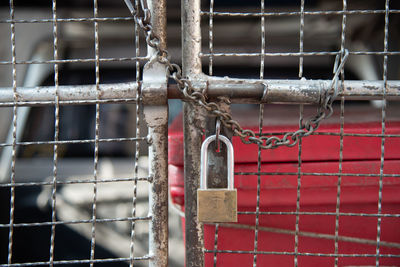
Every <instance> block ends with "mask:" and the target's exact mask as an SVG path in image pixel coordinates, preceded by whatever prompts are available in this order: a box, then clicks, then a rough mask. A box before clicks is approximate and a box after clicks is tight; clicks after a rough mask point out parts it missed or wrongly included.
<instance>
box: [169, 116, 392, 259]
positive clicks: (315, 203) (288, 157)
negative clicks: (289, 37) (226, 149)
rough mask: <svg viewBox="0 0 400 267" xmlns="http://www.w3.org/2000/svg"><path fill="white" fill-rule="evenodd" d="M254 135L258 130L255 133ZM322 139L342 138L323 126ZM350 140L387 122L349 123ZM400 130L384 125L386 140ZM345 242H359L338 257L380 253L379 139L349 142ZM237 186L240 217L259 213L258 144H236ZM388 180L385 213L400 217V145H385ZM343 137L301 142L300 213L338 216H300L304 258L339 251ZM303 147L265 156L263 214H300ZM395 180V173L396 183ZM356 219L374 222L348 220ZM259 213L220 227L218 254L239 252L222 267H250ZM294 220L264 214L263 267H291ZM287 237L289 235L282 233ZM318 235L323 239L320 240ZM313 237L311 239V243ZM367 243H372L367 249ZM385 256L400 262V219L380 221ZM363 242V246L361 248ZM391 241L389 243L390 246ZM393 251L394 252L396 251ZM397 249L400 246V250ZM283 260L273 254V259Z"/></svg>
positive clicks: (344, 246) (174, 166) (175, 166)
mask: <svg viewBox="0 0 400 267" xmlns="http://www.w3.org/2000/svg"><path fill="white" fill-rule="evenodd" d="M181 124H182V121H181V119H177V120H175V122H174V123H173V124H172V125H171V127H170V133H169V181H170V194H171V197H172V201H173V202H174V203H175V204H178V205H179V206H181V207H182V209H183V205H184V189H183V137H182V132H181V129H182V128H181V126H182V125H181ZM254 130H256V128H254ZM293 130H296V127H290V126H270V127H264V128H263V132H287V131H293ZM318 133H338V127H337V124H332V125H329V124H327V125H323V126H321V127H320V129H319V130H318ZM345 133H351V134H381V123H379V122H377V123H353V124H351V123H347V124H346V127H345ZM399 133H400V123H399V122H388V123H386V129H385V134H399ZM343 142H344V149H343V162H342V173H344V175H342V176H341V187H340V188H341V193H340V206H339V211H340V212H341V213H346V214H347V215H345V214H343V215H341V216H340V217H339V236H341V237H351V238H356V242H354V241H353V242H350V241H349V240H346V239H344V240H342V239H340V240H339V242H338V244H339V254H372V255H373V254H375V253H376V245H375V244H374V241H375V240H376V236H377V222H378V219H377V217H376V216H373V215H374V214H377V213H378V199H379V180H380V177H379V174H380V167H381V143H382V138H381V137H379V136H378V137H360V136H344V139H343ZM233 145H234V150H235V173H236V175H235V187H236V188H237V190H238V210H239V211H247V212H248V211H253V212H254V211H255V210H256V203H257V182H258V176H257V153H258V149H257V147H256V146H255V145H245V144H243V143H242V142H241V141H240V139H238V138H236V137H234V138H233ZM384 148H385V151H384V152H385V153H384V160H385V161H384V169H383V170H384V174H385V175H389V176H384V177H383V179H382V185H383V186H382V213H383V214H400V194H399V192H400V177H399V174H400V138H399V137H387V138H385V147H384ZM339 151H340V137H339V136H338V135H313V136H309V137H307V138H303V143H302V154H301V159H302V165H301V172H302V173H303V174H302V175H301V187H300V211H301V212H320V213H327V212H330V213H333V214H332V215H326V214H325V215H321V214H318V215H317V214H313V215H306V214H301V215H299V218H298V219H299V231H300V234H299V241H298V242H299V243H298V252H300V253H324V254H333V253H334V252H335V240H334V237H335V223H336V216H335V214H334V213H335V212H336V204H337V203H336V202H337V184H338V180H339V176H338V175H337V174H338V172H339V155H340V152H339ZM297 161H298V148H297V147H293V148H285V147H281V148H279V149H275V150H263V151H262V162H263V164H262V166H261V175H260V189H261V191H260V192H261V193H260V211H261V212H263V211H264V212H295V211H296V199H297V182H298V175H297V170H298V166H297ZM390 174H395V175H394V176H392V177H390ZM351 213H357V214H361V213H362V214H364V215H368V214H370V215H372V216H361V215H357V216H354V214H353V216H350V215H351ZM255 221H256V216H255V214H246V215H245V214H240V215H239V222H238V225H239V226H241V227H243V226H245V227H247V229H239V228H235V227H224V226H220V228H219V232H218V244H217V250H232V251H241V252H240V253H218V255H217V266H252V265H253V260H254V256H253V254H252V252H253V250H254V239H255V230H254V229H255ZM295 225H296V215H294V214H289V215H271V214H268V215H265V214H264V215H259V226H258V229H259V233H258V251H264V252H266V253H264V254H262V253H261V254H259V255H257V265H258V266H293V262H294V255H293V253H294V247H295V243H294V242H295V237H294V231H295ZM282 230H283V232H282ZM315 234H324V236H323V237H319V238H317V237H315ZM310 235H311V236H310ZM214 240H215V227H214V226H213V225H206V226H205V229H204V241H205V248H206V249H207V250H213V249H214ZM365 240H367V241H368V242H369V243H365ZM381 241H384V242H383V243H381V247H380V253H381V254H396V255H400V246H399V243H400V218H399V217H383V218H382V220H381ZM363 242H364V243H363ZM385 242H386V243H385ZM393 244H394V245H393ZM396 244H397V245H396ZM274 253H275V254H278V255H275V254H274ZM205 261H206V266H213V263H214V255H213V253H206V255H205ZM298 263H299V265H300V266H326V265H334V257H316V256H306V255H299V256H298ZM380 264H381V265H386V266H399V265H400V258H396V257H392V258H390V257H382V258H380ZM352 265H357V266H360V265H371V266H372V265H375V257H340V258H339V266H352Z"/></svg>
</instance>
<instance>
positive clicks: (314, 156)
mask: <svg viewBox="0 0 400 267" xmlns="http://www.w3.org/2000/svg"><path fill="white" fill-rule="evenodd" d="M202 4H203V5H202V11H201V15H202V25H201V26H202V38H203V48H202V52H201V53H200V57H201V58H202V61H203V63H206V64H207V63H208V70H207V69H204V71H205V73H208V74H209V75H211V76H212V75H219V76H222V75H227V76H229V77H232V76H233V77H240V78H256V79H257V78H258V79H260V80H263V79H266V78H291V79H299V80H301V79H305V78H307V79H309V78H313V79H331V78H332V76H333V74H332V66H333V62H334V58H335V56H336V55H343V54H342V53H341V51H342V52H343V51H344V50H345V49H348V50H349V54H350V59H349V61H348V62H347V65H346V68H345V70H342V71H341V84H342V85H343V83H344V81H345V77H346V78H347V77H349V78H351V79H360V80H381V88H380V90H381V91H382V92H383V93H382V94H383V97H382V100H381V101H376V102H374V103H369V102H368V103H365V102H364V103H360V102H353V101H349V102H346V101H345V98H344V97H343V96H342V97H339V98H338V99H337V100H338V101H337V103H336V104H335V113H334V115H333V117H332V118H331V119H329V120H328V121H327V122H324V123H326V124H325V125H322V126H321V128H320V129H319V131H317V132H315V133H313V134H312V136H310V137H305V138H304V139H302V140H300V141H299V143H298V147H297V149H296V148H289V149H287V148H282V147H280V148H277V149H276V150H274V151H262V150H261V149H260V148H258V150H257V146H255V145H242V146H241V145H237V147H236V151H235V152H236V155H235V157H236V166H235V171H236V172H235V176H236V177H235V186H236V187H237V188H238V190H239V191H238V211H239V212H238V214H239V222H238V223H237V224H226V223H224V224H221V223H220V224H215V225H205V234H204V238H205V240H204V242H205V250H204V251H205V262H206V265H207V266H212V265H213V266H223V265H232V266H233V265H238V264H239V263H240V264H241V265H243V266H245V265H246V266H247V265H253V266H264V265H267V264H270V265H278V264H280V265H285V266H291V265H294V266H298V265H301V266H310V265H317V264H318V265H324V266H325V265H334V266H352V265H360V264H361V265H376V266H390V265H397V264H399V262H400V259H399V257H400V243H399V240H400V236H399V233H398V231H397V229H398V226H399V222H400V221H399V219H400V218H399V217H400V210H399V209H398V206H399V205H398V204H399V198H398V197H397V196H396V190H397V189H398V186H399V181H398V178H399V177H400V169H399V166H400V164H399V163H400V162H399V155H398V153H396V152H394V151H395V150H398V147H399V144H400V143H399V139H398V138H399V137H400V135H399V133H400V132H399V124H398V123H399V113H398V112H397V111H396V110H398V108H399V107H398V104H396V103H394V102H388V101H387V100H386V90H387V82H388V80H389V79H393V80H398V79H399V76H398V65H397V64H398V61H399V59H398V57H397V56H398V55H399V53H400V51H399V50H398V49H399V47H398V45H397V46H396V45H393V42H396V41H395V40H398V36H397V33H396V30H394V29H395V28H396V27H398V25H399V20H398V17H397V16H398V15H397V14H398V13H399V10H398V8H397V3H393V2H390V3H389V1H374V2H369V3H366V2H364V3H363V2H362V1H347V0H343V1H332V2H329V3H327V2H323V1H304V0H302V1H296V2H295V1H293V2H290V1H289V2H288V3H286V4H282V3H281V4H279V3H278V2H277V1H272V2H271V1H264V0H261V1H252V2H249V3H245V4H244V3H236V2H235V3H231V4H227V3H226V2H224V1H218V0H210V1H204V2H203V3H202ZM358 23H359V24H358ZM229 24H231V26H228V25H229ZM367 24H368V25H369V26H367ZM372 24H373V25H372ZM357 25H358V26H357ZM362 28H364V29H367V28H369V30H371V29H372V28H374V30H371V31H370V32H369V33H362V30H361V29H362ZM363 34H366V35H365V36H368V37H367V39H364V37H361V36H362V35H363ZM389 64H390V65H389ZM282 65H283V66H284V67H283V68H282ZM296 65H297V66H296ZM221 66H222V67H221ZM366 66H367V67H366ZM375 66H377V67H376V68H375ZM285 68H286V69H285ZM368 68H370V70H372V71H371V72H368V71H367V69H368ZM257 69H258V70H257ZM257 72H258V74H257V75H256V73H257ZM282 73H283V74H282ZM394 73H396V74H394ZM293 81H294V83H295V80H293ZM367 82H368V81H367ZM342 89H343V87H341V89H340V90H342ZM251 109H252V108H251V107H250V106H249V105H247V106H245V107H244V108H242V109H239V111H238V112H236V114H235V109H233V110H232V112H233V117H234V118H235V119H237V120H238V121H239V122H241V123H242V124H244V125H245V126H249V127H250V128H252V130H257V132H258V135H259V136H261V135H263V136H270V135H278V136H283V134H284V133H285V132H287V131H293V130H295V129H296V127H298V126H297V124H298V122H297V123H296V117H297V121H299V120H300V122H301V121H302V120H303V119H305V118H306V117H307V116H308V115H311V114H312V112H313V111H312V109H313V108H312V107H306V106H303V105H299V106H298V107H294V106H285V107H278V108H277V107H273V106H271V105H264V104H260V105H259V107H258V112H255V109H254V108H253V110H252V111H250V112H249V110H251ZM243 113H245V114H244V115H243ZM256 113H258V115H256ZM345 114H346V116H345ZM235 116H236V117H235ZM274 116H276V117H275V118H274ZM252 117H258V122H256V121H255V120H252V119H251V118H252ZM241 119H242V120H241ZM249 121H251V122H249ZM244 146H250V147H251V148H248V149H246V148H245V147H244ZM279 150H280V151H279ZM239 151H240V152H239ZM393 152H394V153H393ZM238 153H239V156H237V154H238ZM241 154H245V156H243V157H241ZM244 157H246V159H244Z"/></svg>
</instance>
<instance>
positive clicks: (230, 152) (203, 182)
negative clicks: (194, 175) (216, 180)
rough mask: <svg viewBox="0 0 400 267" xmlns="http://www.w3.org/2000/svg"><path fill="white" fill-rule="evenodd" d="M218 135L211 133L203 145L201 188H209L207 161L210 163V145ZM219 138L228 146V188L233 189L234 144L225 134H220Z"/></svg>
mask: <svg viewBox="0 0 400 267" xmlns="http://www.w3.org/2000/svg"><path fill="white" fill-rule="evenodd" d="M216 138H217V137H216V135H211V136H209V137H207V138H206V140H204V142H203V144H202V145H201V157H200V167H201V168H200V189H207V167H208V166H207V163H208V153H207V149H208V146H209V145H210V144H211V143H212V142H213V141H215V140H216ZM218 139H219V140H221V141H222V142H224V143H225V145H226V148H227V154H228V157H227V168H226V169H227V172H228V189H229V190H233V184H234V180H233V179H234V170H233V165H234V156H233V146H232V143H231V141H230V140H229V139H228V138H226V137H225V136H223V135H219V136H218Z"/></svg>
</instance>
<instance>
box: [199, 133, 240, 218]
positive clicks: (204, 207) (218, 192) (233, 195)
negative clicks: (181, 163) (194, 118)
mask: <svg viewBox="0 0 400 267" xmlns="http://www.w3.org/2000/svg"><path fill="white" fill-rule="evenodd" d="M215 140H216V135H212V136H209V137H208V138H206V140H204V142H203V144H202V146H201V159H200V161H201V162H200V164H201V169H200V188H199V189H198V190H197V219H198V221H199V222H205V223H217V222H237V191H236V189H235V188H234V172H233V167H234V154H233V146H232V143H231V142H230V141H229V139H228V138H226V137H225V136H223V135H220V136H219V140H221V141H222V142H224V143H225V145H226V147H227V170H228V177H227V180H228V188H207V168H208V164H207V159H208V156H207V148H208V145H209V144H210V143H211V142H213V141H215Z"/></svg>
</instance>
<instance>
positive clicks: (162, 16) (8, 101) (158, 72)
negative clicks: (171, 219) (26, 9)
mask: <svg viewBox="0 0 400 267" xmlns="http://www.w3.org/2000/svg"><path fill="white" fill-rule="evenodd" d="M147 2H148V7H149V9H150V10H151V23H152V25H153V27H154V32H155V34H157V36H158V37H159V40H160V44H161V46H162V47H165V46H166V0H157V1H155V0H154V1H152V0H148V1H147ZM56 6H57V5H56V0H53V1H52V18H51V19H45V20H35V19H34V20H32V22H33V23H52V25H53V32H52V34H53V48H54V58H53V60H50V61H46V62H35V61H32V62H24V63H22V64H28V65H29V64H35V63H39V64H41V63H45V64H54V72H55V78H54V79H55V80H54V82H55V86H47V87H46V86H37V87H21V86H18V85H17V78H16V75H17V70H16V67H17V64H21V63H20V62H18V61H17V58H16V49H15V25H16V24H17V23H30V21H29V20H28V21H25V20H16V19H15V17H14V4H13V1H12V0H11V1H10V19H9V20H4V21H2V23H8V24H9V25H10V27H11V39H10V40H11V44H12V51H11V52H12V53H11V54H12V61H11V62H1V63H2V64H6V65H11V66H12V69H13V86H12V87H6V88H0V89H1V90H0V107H13V110H14V113H13V114H14V115H13V123H12V125H13V127H12V129H11V130H12V135H11V140H10V141H11V142H6V143H2V144H0V147H2V148H3V149H4V151H3V155H5V154H10V155H11V154H12V156H11V157H10V162H9V163H10V165H11V166H12V167H11V173H10V175H11V178H10V181H9V182H6V181H2V182H3V183H2V184H0V185H1V186H2V187H8V188H10V191H11V199H10V222H9V223H8V224H0V227H3V228H9V243H8V248H9V252H8V263H7V264H0V266H32V265H36V264H38V265H50V266H53V265H54V264H67V263H71V264H73V263H89V264H90V265H91V266H92V265H93V264H94V263H97V262H99V263H101V262H105V263H106V262H116V261H127V262H130V266H133V262H134V261H135V260H148V261H149V266H167V265H168V165H167V160H168V153H167V152H168V145H167V142H168V105H167V102H168V101H167V74H166V71H165V67H163V66H161V65H160V64H159V63H157V62H155V61H156V60H154V59H155V57H156V54H155V51H154V49H152V48H151V47H148V54H147V57H146V59H147V60H148V63H147V64H146V65H145V67H144V69H143V80H142V81H140V80H139V79H140V70H138V68H139V66H140V65H139V60H142V59H138V58H137V59H134V60H135V61H136V68H137V69H136V70H137V73H136V75H137V78H138V80H137V81H136V82H132V83H118V84H107V85H103V84H100V80H99V63H100V61H101V59H100V56H99V51H98V49H99V45H98V38H99V31H98V22H99V21H107V20H108V18H106V19H103V20H101V19H100V20H98V15H97V14H98V13H97V12H98V10H97V8H98V7H97V1H96V0H94V17H93V19H91V18H86V19H85V20H87V21H92V22H93V23H94V29H95V53H96V55H95V58H94V59H92V61H91V62H95V64H96V84H95V85H79V86H62V85H59V84H58V71H59V70H58V64H60V63H63V62H68V60H63V59H60V58H59V56H58V38H57V35H58V30H57V23H58V22H63V21H78V22H79V21H80V20H79V19H75V20H74V19H71V20H69V19H59V18H57V8H56ZM136 6H137V7H139V1H136ZM111 20H112V18H111ZM135 32H136V35H138V34H139V33H140V31H139V27H138V25H137V24H136V26H135ZM138 40H139V37H138V36H137V37H136V46H138V42H139V41H138ZM136 49H137V50H136V52H137V54H138V47H136ZM75 61H76V62H80V61H83V62H84V60H81V59H79V60H75ZM75 61H74V60H71V62H75ZM88 62H89V61H88ZM102 103H136V107H137V116H139V109H140V110H142V111H143V114H144V118H145V121H146V124H147V127H148V136H147V137H144V138H141V137H139V136H136V138H126V140H125V139H124V138H120V139H121V140H120V139H115V140H114V139H109V140H108V139H107V140H102V139H100V138H99V135H98V125H99V121H98V116H99V105H100V104H102ZM80 104H96V137H95V140H72V141H62V140H59V139H58V123H59V114H58V112H59V106H60V105H80ZM46 105H49V106H54V107H55V110H56V111H55V112H56V113H55V120H56V121H55V128H56V132H55V140H54V141H49V142H47V141H46V142H21V141H20V140H19V137H18V136H17V135H16V130H17V120H18V118H17V111H18V109H19V108H20V107H30V106H46ZM137 119H138V117H137ZM137 127H138V126H137ZM136 134H138V131H137V132H136ZM112 141H115V142H119V141H121V142H123V141H130V142H132V141H133V142H137V143H136V144H138V142H139V141H147V143H148V144H149V147H148V149H149V176H148V177H147V178H139V177H134V178H129V179H122V180H123V181H133V182H135V186H134V188H133V190H134V194H135V196H134V200H133V202H134V205H135V201H136V200H135V198H136V190H137V189H136V183H137V181H141V180H143V181H148V182H149V212H148V216H146V217H143V218H142V217H137V216H136V215H135V207H134V210H133V211H132V218H126V219H125V220H128V221H129V222H130V223H132V238H133V235H134V223H135V221H136V220H149V251H148V255H145V256H144V257H140V258H138V257H136V258H134V256H133V250H134V248H133V241H132V243H131V248H130V251H131V257H130V258H118V259H96V258H94V244H95V240H96V239H95V229H96V226H95V224H96V222H98V221H99V222H103V221H107V220H99V219H98V218H96V211H95V210H96V188H97V183H103V182H108V180H107V181H105V180H98V178H97V163H98V144H99V142H112ZM91 142H93V143H94V144H95V159H94V164H95V167H94V169H95V170H94V179H93V180H91V181H90V182H91V183H93V185H94V193H93V194H94V196H93V217H92V219H91V220H82V221H76V222H75V221H73V222H64V221H61V222H57V221H56V217H55V210H56V209H55V201H56V200H55V198H56V197H55V192H56V186H57V184H62V183H63V182H59V181H57V156H58V152H57V147H58V145H61V144H68V143H77V144H80V143H91ZM31 143H32V144H39V145H40V144H48V145H53V146H54V174H53V180H52V182H50V183H49V182H39V183H21V182H16V181H15V161H16V151H17V147H18V146H20V145H31ZM136 147H137V148H136V160H137V154H138V147H139V146H138V145H137V146H136ZM7 162H8V161H7ZM136 166H137V165H136ZM72 183H74V181H73V182H72ZM86 183H87V182H86ZM36 185H38V186H40V185H51V186H52V187H53V190H52V191H53V194H52V198H53V199H52V211H53V213H52V221H51V222H45V223H23V224H21V223H20V224H15V223H14V199H15V188H16V187H18V186H36ZM108 221H115V220H108ZM67 223H92V225H93V226H92V240H91V246H92V247H91V255H90V259H85V260H61V261H57V260H55V259H54V232H55V227H56V225H60V224H61V225H62V224H67ZM42 225H43V226H48V225H50V226H51V227H52V237H51V238H52V240H51V246H50V258H49V261H48V262H36V263H35V262H28V263H13V261H12V247H13V229H14V227H34V226H42ZM132 240H133V239H132Z"/></svg>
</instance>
